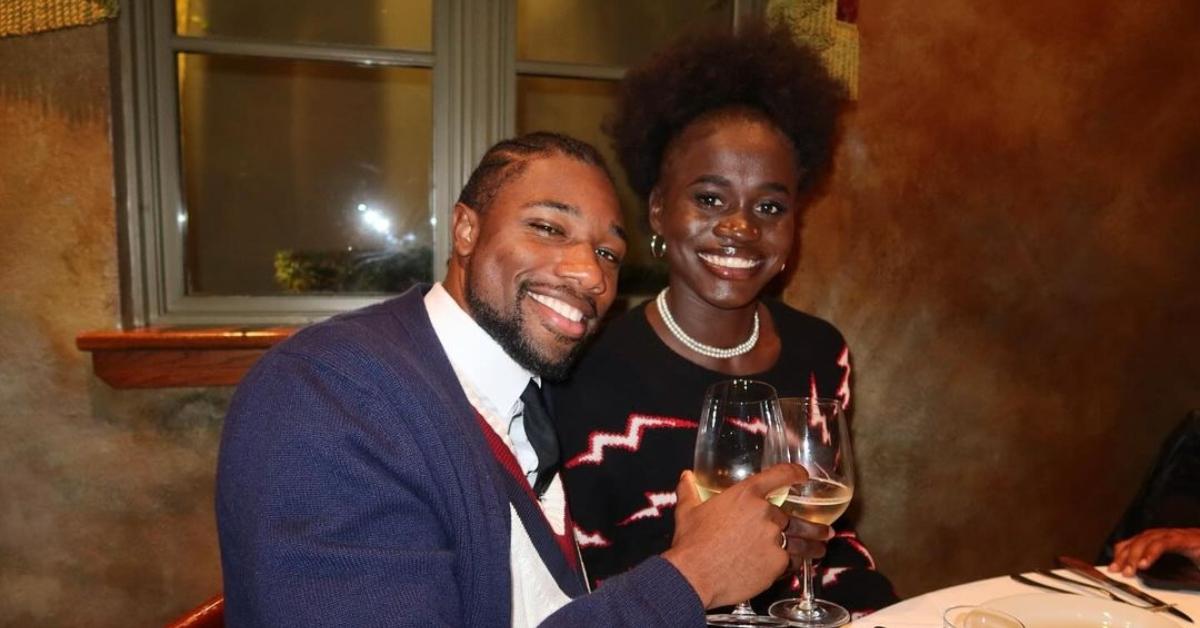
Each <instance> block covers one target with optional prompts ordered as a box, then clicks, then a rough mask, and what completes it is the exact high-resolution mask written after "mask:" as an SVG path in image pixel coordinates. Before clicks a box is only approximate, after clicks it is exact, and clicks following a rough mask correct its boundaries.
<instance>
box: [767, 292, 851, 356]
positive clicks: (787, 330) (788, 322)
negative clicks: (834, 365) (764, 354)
mask: <svg viewBox="0 0 1200 628" xmlns="http://www.w3.org/2000/svg"><path fill="white" fill-rule="evenodd" d="M763 302H764V303H765V304H766V305H767V308H768V309H770V311H771V316H772V317H773V318H774V319H775V326H776V327H777V328H778V329H779V332H780V334H781V335H783V336H785V337H786V336H790V335H793V334H794V335H804V336H806V337H807V338H809V339H812V338H816V339H819V340H824V341H826V342H829V343H830V344H831V345H837V347H836V348H837V349H838V350H840V349H841V347H843V346H845V344H846V340H845V338H844V337H843V336H842V332H841V331H839V330H838V328H837V327H836V326H834V324H833V323H831V322H829V321H827V320H825V319H823V318H821V317H819V316H814V315H812V314H809V313H807V312H802V311H800V310H798V309H796V308H794V307H792V306H790V305H788V304H786V303H784V302H783V301H779V300H777V299H766V300H764V301H763Z"/></svg>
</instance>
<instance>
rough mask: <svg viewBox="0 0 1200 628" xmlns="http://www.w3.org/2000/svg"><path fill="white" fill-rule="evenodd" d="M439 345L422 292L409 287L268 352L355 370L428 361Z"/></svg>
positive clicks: (312, 328) (313, 327)
mask: <svg viewBox="0 0 1200 628" xmlns="http://www.w3.org/2000/svg"><path fill="white" fill-rule="evenodd" d="M431 343H432V346H431ZM439 346H440V345H438V342H437V336H436V335H435V334H434V333H433V329H432V327H431V326H430V325H429V321H428V317H427V315H426V313H425V310H424V307H423V306H422V301H421V299H420V294H419V293H416V294H415V295H414V294H413V292H412V291H410V292H406V293H404V294H403V295H401V296H399V297H396V298H393V299H389V300H387V301H383V302H380V303H376V304H373V305H369V306H367V307H363V308H359V309H356V310H351V311H349V312H344V313H342V314H338V315H337V316H334V317H332V318H330V319H327V320H325V321H321V322H319V323H315V324H313V325H310V326H308V327H305V328H304V329H301V330H300V331H298V332H296V333H295V334H294V335H293V336H292V337H291V338H288V339H287V340H285V341H284V342H282V343H280V344H278V345H276V346H275V347H274V348H273V349H271V351H270V352H268V355H270V354H277V355H288V356H292V357H295V358H299V359H302V360H307V361H313V362H318V363H321V364H323V365H326V366H328V367H331V368H334V369H335V370H341V371H344V372H348V373H349V374H353V373H354V372H357V371H360V370H361V369H364V368H366V369H370V368H372V366H373V365H375V364H378V363H379V362H386V363H387V364H389V365H391V366H393V367H395V366H398V365H401V364H404V363H412V364H417V365H419V364H422V363H426V362H429V361H430V357H431V356H430V351H431V350H433V348H435V347H439ZM273 357H274V356H273Z"/></svg>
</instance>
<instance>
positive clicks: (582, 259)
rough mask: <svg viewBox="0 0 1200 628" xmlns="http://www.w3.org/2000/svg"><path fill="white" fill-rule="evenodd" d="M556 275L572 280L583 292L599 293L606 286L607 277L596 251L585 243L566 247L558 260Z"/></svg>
mask: <svg viewBox="0 0 1200 628" xmlns="http://www.w3.org/2000/svg"><path fill="white" fill-rule="evenodd" d="M558 275H559V276H560V277H565V278H567V279H572V280H574V281H575V282H576V283H577V284H578V285H579V287H580V289H582V290H584V291H585V292H591V293H595V294H601V293H603V292H604V291H605V289H606V288H607V278H606V277H605V273H604V269H603V268H601V267H600V260H599V259H598V258H597V255H596V251H595V250H594V249H593V248H592V247H591V246H589V245H587V244H582V243H581V244H577V245H574V246H570V247H567V249H566V250H565V251H563V255H562V258H561V259H560V260H559V262H558Z"/></svg>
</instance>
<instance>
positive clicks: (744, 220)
mask: <svg viewBox="0 0 1200 628" xmlns="http://www.w3.org/2000/svg"><path fill="white" fill-rule="evenodd" d="M713 233H715V234H716V235H717V236H718V237H721V238H730V239H733V240H737V241H739V242H747V241H753V240H757V239H758V238H759V236H760V235H762V233H761V231H760V230H759V228H758V225H756V224H755V223H754V220H753V219H752V218H750V217H748V216H747V215H746V212H744V211H737V212H733V213H732V214H730V215H728V216H724V217H722V218H721V220H720V221H719V222H717V225H716V227H715V228H714V229H713Z"/></svg>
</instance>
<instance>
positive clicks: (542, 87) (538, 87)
mask: <svg viewBox="0 0 1200 628" xmlns="http://www.w3.org/2000/svg"><path fill="white" fill-rule="evenodd" d="M616 89H617V85H616V83H615V82H613V81H601V80H586V79H562V78H544V77H537V76H518V77H517V132H518V133H528V132H531V131H557V132H559V133H565V134H567V135H570V136H572V137H576V138H579V139H581V140H584V141H585V142H589V143H591V144H592V145H594V146H596V148H598V149H600V152H601V153H603V155H604V159H605V160H606V161H607V162H608V167H609V170H611V171H612V173H613V177H614V178H615V179H616V181H617V194H618V195H619V197H620V199H621V207H622V209H623V211H624V213H625V227H626V231H627V234H628V237H629V252H628V254H627V255H626V257H625V263H624V264H622V265H621V292H622V293H623V294H646V293H649V292H652V291H654V290H655V289H656V288H659V287H661V286H663V285H665V277H666V274H665V272H666V271H665V268H664V267H663V266H662V264H661V263H659V262H657V261H656V260H654V258H653V257H651V256H650V249H649V246H650V244H649V242H650V240H649V236H648V234H647V227H646V224H647V223H646V205H645V203H643V202H642V201H641V199H639V198H638V197H637V195H636V194H634V192H633V190H631V189H629V184H628V183H626V181H625V173H624V171H622V170H621V164H620V163H618V162H617V157H616V155H615V154H614V153H613V151H612V147H611V146H610V144H609V140H608V138H607V137H606V136H605V135H604V133H603V132H601V130H600V121H601V120H603V119H604V116H605V115H607V114H608V113H609V112H610V111H611V110H612V104H613V99H614V98H615V97H616Z"/></svg>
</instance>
